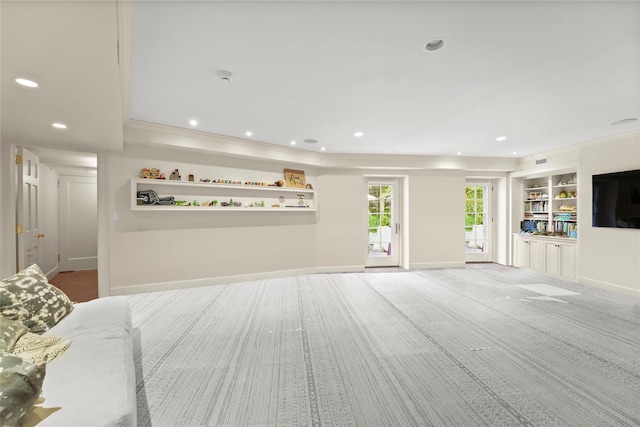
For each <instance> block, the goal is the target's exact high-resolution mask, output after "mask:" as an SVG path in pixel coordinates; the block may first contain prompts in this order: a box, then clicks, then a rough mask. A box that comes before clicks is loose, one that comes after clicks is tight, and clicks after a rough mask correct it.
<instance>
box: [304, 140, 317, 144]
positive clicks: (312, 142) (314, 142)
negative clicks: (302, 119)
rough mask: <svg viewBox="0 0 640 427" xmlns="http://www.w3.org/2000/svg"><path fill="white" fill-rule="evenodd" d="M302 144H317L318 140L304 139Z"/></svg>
mask: <svg viewBox="0 0 640 427" xmlns="http://www.w3.org/2000/svg"><path fill="white" fill-rule="evenodd" d="M304 142H306V143H307V144H317V143H318V140H317V139H305V140H304Z"/></svg>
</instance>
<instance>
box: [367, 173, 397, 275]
mask: <svg viewBox="0 0 640 427" xmlns="http://www.w3.org/2000/svg"><path fill="white" fill-rule="evenodd" d="M366 186H367V216H368V223H367V235H368V239H367V258H366V260H365V266H366V267H397V266H398V265H399V260H400V248H401V243H400V240H401V239H400V236H401V235H400V215H399V197H398V196H399V188H400V185H399V181H398V180H397V179H370V180H367V185H366Z"/></svg>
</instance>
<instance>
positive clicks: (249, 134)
mask: <svg viewBox="0 0 640 427" xmlns="http://www.w3.org/2000/svg"><path fill="white" fill-rule="evenodd" d="M244 134H245V135H247V136H251V135H253V132H251V131H250V130H248V131H246V132H245V133H244Z"/></svg>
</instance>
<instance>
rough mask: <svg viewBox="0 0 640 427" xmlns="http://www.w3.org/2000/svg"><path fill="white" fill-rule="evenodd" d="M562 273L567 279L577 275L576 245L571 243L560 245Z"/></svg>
mask: <svg viewBox="0 0 640 427" xmlns="http://www.w3.org/2000/svg"><path fill="white" fill-rule="evenodd" d="M559 250H560V274H561V275H562V276H563V277H566V278H567V279H572V280H573V279H575V277H576V246H575V245H571V244H562V245H560V248H559Z"/></svg>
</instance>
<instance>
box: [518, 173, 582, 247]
mask: <svg viewBox="0 0 640 427" xmlns="http://www.w3.org/2000/svg"><path fill="white" fill-rule="evenodd" d="M522 187H523V188H522V189H523V193H522V201H523V209H522V212H523V215H522V223H521V228H523V229H524V230H523V231H527V230H531V229H534V230H536V232H537V233H540V234H549V235H553V236H558V237H569V238H577V236H578V230H577V222H578V203H577V201H578V193H577V190H578V182H577V178H576V172H574V171H569V172H564V173H558V174H549V175H544V176H535V177H526V176H525V177H524V179H523V181H522Z"/></svg>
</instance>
